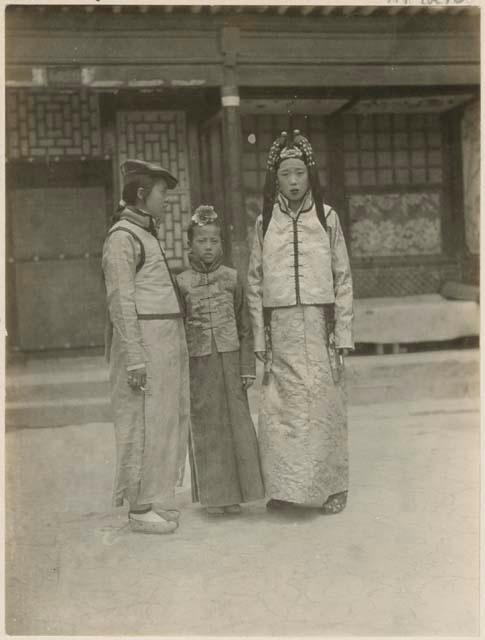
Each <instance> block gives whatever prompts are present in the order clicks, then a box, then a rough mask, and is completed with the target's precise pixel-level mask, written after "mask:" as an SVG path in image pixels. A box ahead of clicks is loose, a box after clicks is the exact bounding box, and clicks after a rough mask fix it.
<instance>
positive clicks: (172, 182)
mask: <svg viewBox="0 0 485 640" xmlns="http://www.w3.org/2000/svg"><path fill="white" fill-rule="evenodd" d="M120 169H121V175H122V176H123V182H124V184H128V183H129V182H131V181H132V180H134V179H135V178H136V177H137V176H150V177H151V178H163V179H164V180H165V182H166V183H167V188H168V189H173V188H174V187H176V186H177V183H178V180H177V178H176V177H175V176H173V175H172V174H171V173H170V172H169V171H167V169H164V168H163V167H162V166H160V165H159V164H156V163H155V162H145V161H144V160H125V161H124V162H122V163H121V166H120Z"/></svg>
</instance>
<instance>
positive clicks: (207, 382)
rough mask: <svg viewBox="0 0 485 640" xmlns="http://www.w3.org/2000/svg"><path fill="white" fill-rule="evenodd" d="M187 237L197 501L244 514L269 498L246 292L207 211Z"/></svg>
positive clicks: (184, 288)
mask: <svg viewBox="0 0 485 640" xmlns="http://www.w3.org/2000/svg"><path fill="white" fill-rule="evenodd" d="M187 236H188V241H189V246H190V253H189V260H190V265H191V268H190V269H188V270H187V271H184V272H183V273H181V274H180V275H179V276H178V277H177V280H178V284H179V288H180V293H181V298H182V303H183V305H184V307H185V323H186V335H187V346H188V349H189V356H190V400H191V422H192V427H191V433H190V462H191V471H192V499H193V501H194V502H197V501H198V502H200V503H201V504H202V505H204V506H205V507H206V510H207V513H208V514H209V515H223V514H224V513H230V514H238V513H240V512H241V507H240V503H241V502H250V501H252V500H258V499H260V498H263V497H264V489H263V481H262V477H261V470H260V464H259V453H258V443H257V438H256V432H255V429H254V425H253V421H252V419H251V414H250V411H249V404H248V399H247V389H248V388H249V387H250V386H251V385H252V384H253V382H254V379H255V371H256V368H255V358H254V351H253V336H252V330H251V323H250V319H249V313H248V309H247V305H246V299H245V294H244V290H243V286H242V284H241V282H240V279H239V276H238V274H237V271H236V270H235V269H231V268H230V267H226V266H224V265H223V264H222V253H223V251H222V237H221V227H220V222H219V219H218V216H217V213H216V212H215V210H214V208H213V207H211V206H205V205H202V206H200V207H198V208H197V209H196V210H195V213H194V215H193V216H192V219H191V222H190V225H189V228H188V230H187Z"/></svg>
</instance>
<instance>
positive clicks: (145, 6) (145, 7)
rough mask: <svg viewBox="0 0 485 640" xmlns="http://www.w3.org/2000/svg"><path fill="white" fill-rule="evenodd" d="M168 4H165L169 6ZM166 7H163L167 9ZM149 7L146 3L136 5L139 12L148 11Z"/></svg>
mask: <svg viewBox="0 0 485 640" xmlns="http://www.w3.org/2000/svg"><path fill="white" fill-rule="evenodd" d="M169 6H170V5H167V7H169ZM167 7H165V9H167ZM148 9H149V7H148V5H146V4H142V5H140V6H139V7H138V10H139V11H140V13H146V12H147V11H148Z"/></svg>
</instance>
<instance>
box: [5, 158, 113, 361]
mask: <svg viewBox="0 0 485 640" xmlns="http://www.w3.org/2000/svg"><path fill="white" fill-rule="evenodd" d="M110 167H111V165H110V163H109V162H108V163H104V162H94V163H88V162H84V163H81V162H79V163H77V162H75V161H73V162H72V163H63V164H60V163H53V164H51V165H44V164H42V165H41V164H39V165H26V164H22V165H20V164H19V165H16V166H10V167H9V169H8V174H7V178H8V189H7V212H8V233H9V236H8V238H7V256H8V267H9V268H8V283H9V286H8V294H7V295H8V298H7V307H8V311H9V313H8V325H7V330H8V332H9V344H10V346H12V347H13V348H15V349H17V350H21V351H36V350H48V349H71V348H83V347H94V346H101V345H102V344H103V331H104V317H105V292H104V282H103V276H102V270H101V251H102V245H103V241H104V237H105V233H106V218H107V207H108V202H110V201H111V197H110V193H109V183H108V181H109V176H110Z"/></svg>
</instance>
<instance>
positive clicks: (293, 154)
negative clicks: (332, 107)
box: [263, 129, 327, 235]
mask: <svg viewBox="0 0 485 640" xmlns="http://www.w3.org/2000/svg"><path fill="white" fill-rule="evenodd" d="M290 158H298V159H300V160H302V161H303V162H304V163H305V165H306V166H307V168H308V178H309V182H310V188H311V191H312V195H313V199H314V202H315V208H316V211H317V216H318V219H319V220H320V223H321V225H322V227H323V228H324V229H325V230H327V222H326V219H325V210H324V205H323V193H322V187H321V185H320V179H319V176H318V169H317V164H316V162H315V157H314V155H313V149H312V146H311V144H310V142H309V141H308V139H307V138H305V136H303V135H302V133H301V131H300V130H299V129H294V130H293V132H292V133H291V134H288V132H287V131H282V132H281V133H280V135H279V136H278V137H277V138H276V140H275V141H274V142H273V144H272V145H271V147H270V150H269V154H268V161H267V165H266V178H265V182H264V188H263V235H264V234H265V233H266V231H267V229H268V225H269V222H270V220H271V216H272V211H273V206H274V203H275V199H276V196H277V192H278V179H277V171H278V167H279V166H280V164H281V162H283V161H284V160H288V159H290Z"/></svg>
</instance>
